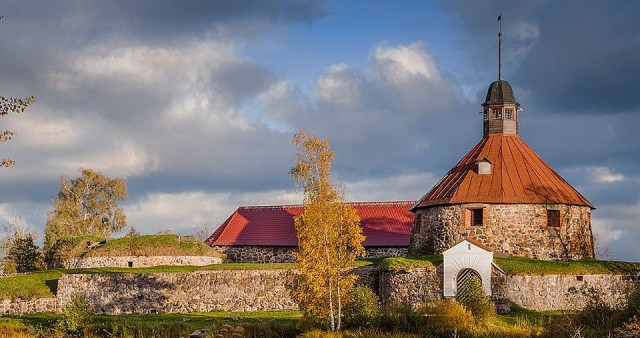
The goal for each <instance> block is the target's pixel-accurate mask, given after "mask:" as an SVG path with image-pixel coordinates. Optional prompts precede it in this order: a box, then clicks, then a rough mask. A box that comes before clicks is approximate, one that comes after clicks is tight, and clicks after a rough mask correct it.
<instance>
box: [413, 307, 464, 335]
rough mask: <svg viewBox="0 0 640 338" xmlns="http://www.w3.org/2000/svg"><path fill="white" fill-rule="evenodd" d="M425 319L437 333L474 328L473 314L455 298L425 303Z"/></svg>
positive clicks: (451, 332) (454, 333)
mask: <svg viewBox="0 0 640 338" xmlns="http://www.w3.org/2000/svg"><path fill="white" fill-rule="evenodd" d="M424 312H425V320H426V322H427V324H428V326H429V328H430V329H431V330H433V332H434V333H437V334H452V335H454V336H456V337H457V335H458V334H459V333H463V332H469V331H470V330H471V329H472V328H473V315H472V314H471V312H470V311H469V310H467V309H466V308H465V307H464V306H463V305H462V304H460V303H459V302H457V301H455V300H454V299H443V300H436V301H432V302H429V303H427V304H425V307H424Z"/></svg>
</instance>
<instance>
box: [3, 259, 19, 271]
mask: <svg viewBox="0 0 640 338" xmlns="http://www.w3.org/2000/svg"><path fill="white" fill-rule="evenodd" d="M2 272H3V273H4V274H6V275H10V274H13V273H16V272H18V264H16V261H14V260H13V259H11V258H5V259H4V260H3V262H2Z"/></svg>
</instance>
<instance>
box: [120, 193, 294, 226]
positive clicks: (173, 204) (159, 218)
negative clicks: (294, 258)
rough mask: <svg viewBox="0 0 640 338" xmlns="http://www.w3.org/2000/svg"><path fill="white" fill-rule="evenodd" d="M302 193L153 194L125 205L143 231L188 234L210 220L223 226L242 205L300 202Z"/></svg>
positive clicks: (131, 221)
mask: <svg viewBox="0 0 640 338" xmlns="http://www.w3.org/2000/svg"><path fill="white" fill-rule="evenodd" d="M300 202H301V195H300V194H297V193H295V192H293V191H291V190H269V191H255V192H247V193H206V192H202V191H190V192H183V193H151V194H148V195H146V196H144V197H142V198H140V199H139V200H138V201H136V202H134V203H131V204H128V205H127V206H126V207H125V212H126V214H127V223H128V224H129V225H133V226H135V227H136V229H138V230H139V231H141V232H143V233H156V232H158V231H160V230H165V229H170V230H173V231H175V232H177V233H182V234H189V233H190V231H193V228H195V227H197V226H199V225H201V224H204V223H207V224H209V225H211V226H212V229H215V228H217V227H218V226H220V225H221V224H222V223H223V222H224V220H225V219H227V218H228V217H229V216H230V215H231V214H232V213H233V211H234V210H235V209H237V208H238V207H239V206H242V205H282V204H299V203H300Z"/></svg>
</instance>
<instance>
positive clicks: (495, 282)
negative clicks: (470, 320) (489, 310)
mask: <svg viewBox="0 0 640 338" xmlns="http://www.w3.org/2000/svg"><path fill="white" fill-rule="evenodd" d="M639 283H640V274H636V275H580V276H576V275H542V276H508V275H505V274H503V273H501V272H498V271H494V273H493V276H492V293H493V298H496V299H510V300H511V301H513V302H514V303H516V304H518V305H521V306H523V307H526V308H528V309H533V310H539V311H541V310H563V309H579V308H582V307H583V306H584V304H585V301H586V300H587V297H588V296H586V295H584V294H582V293H581V291H584V290H588V289H589V288H593V289H594V290H596V291H597V292H598V294H599V295H601V296H602V299H603V300H605V301H606V302H607V303H608V304H609V305H611V306H613V307H617V306H620V305H623V302H624V300H625V294H626V292H627V291H628V289H629V288H630V287H632V286H633V285H634V284H635V285H638V284H639Z"/></svg>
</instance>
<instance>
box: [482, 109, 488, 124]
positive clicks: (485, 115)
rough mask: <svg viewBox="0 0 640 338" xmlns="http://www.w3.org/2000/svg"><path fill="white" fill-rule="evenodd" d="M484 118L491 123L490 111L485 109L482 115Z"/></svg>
mask: <svg viewBox="0 0 640 338" xmlns="http://www.w3.org/2000/svg"><path fill="white" fill-rule="evenodd" d="M482 116H483V118H484V120H485V121H489V109H485V110H484V113H483V114H482Z"/></svg>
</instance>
